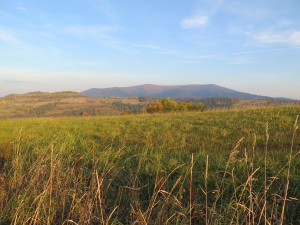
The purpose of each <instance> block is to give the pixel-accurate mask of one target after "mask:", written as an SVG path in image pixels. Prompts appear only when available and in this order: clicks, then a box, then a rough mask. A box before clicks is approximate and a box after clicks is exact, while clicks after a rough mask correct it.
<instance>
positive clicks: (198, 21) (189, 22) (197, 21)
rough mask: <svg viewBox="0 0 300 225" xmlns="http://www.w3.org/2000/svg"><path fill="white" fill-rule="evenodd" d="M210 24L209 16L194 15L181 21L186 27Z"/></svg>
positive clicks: (183, 26) (181, 24)
mask: <svg viewBox="0 0 300 225" xmlns="http://www.w3.org/2000/svg"><path fill="white" fill-rule="evenodd" d="M207 24H208V17H207V16H199V15H198V16H194V17H192V18H188V19H184V20H182V21H181V22H180V26H181V27H182V28H184V29H190V28H197V27H203V26H206V25H207Z"/></svg>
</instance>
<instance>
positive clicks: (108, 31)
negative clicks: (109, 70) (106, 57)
mask: <svg viewBox="0 0 300 225" xmlns="http://www.w3.org/2000/svg"><path fill="white" fill-rule="evenodd" d="M120 31H121V28H120V27H117V26H113V25H112V26H110V25H95V26H81V25H74V26H68V27H65V28H63V32H65V33H69V34H71V35H73V36H74V35H75V36H77V37H79V38H84V39H88V40H92V41H95V42H96V43H101V44H105V45H106V46H109V47H111V48H113V49H116V50H119V51H123V52H127V53H131V54H136V53H138V51H137V50H136V49H134V48H132V46H130V45H128V44H126V43H124V42H122V41H119V40H118V39H117V38H115V37H114V35H113V34H114V33H117V32H120Z"/></svg>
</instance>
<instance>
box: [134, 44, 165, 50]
mask: <svg viewBox="0 0 300 225" xmlns="http://www.w3.org/2000/svg"><path fill="white" fill-rule="evenodd" d="M132 46H134V47H138V48H148V49H160V47H158V46H157V45H154V44H132Z"/></svg>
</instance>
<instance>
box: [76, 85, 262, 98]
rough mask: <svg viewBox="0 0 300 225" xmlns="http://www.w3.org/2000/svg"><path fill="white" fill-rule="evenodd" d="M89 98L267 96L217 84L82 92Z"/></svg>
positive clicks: (138, 87)
mask: <svg viewBox="0 0 300 225" xmlns="http://www.w3.org/2000/svg"><path fill="white" fill-rule="evenodd" d="M81 94H83V95H85V96H89V97H96V98H107V97H111V96H116V97H123V98H128V97H133V96H137V97H152V98H163V97H171V98H209V97H213V98H223V97H227V98H244V99H263V98H267V96H260V95H254V94H249V93H244V92H239V91H235V90H231V89H228V88H225V87H221V86H218V85H215V84H205V85H197V84H190V85H173V86H162V85H153V84H144V85H138V86H132V87H113V88H92V89H89V90H86V91H83V92H81Z"/></svg>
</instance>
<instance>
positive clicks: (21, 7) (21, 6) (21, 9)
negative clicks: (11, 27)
mask: <svg viewBox="0 0 300 225" xmlns="http://www.w3.org/2000/svg"><path fill="white" fill-rule="evenodd" d="M16 9H17V10H20V11H26V10H27V8H25V7H24V6H23V5H18V6H17V7H16Z"/></svg>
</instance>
